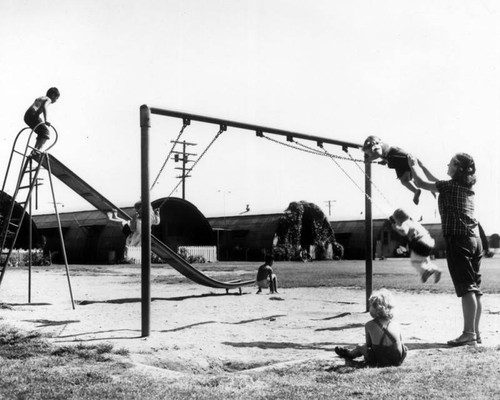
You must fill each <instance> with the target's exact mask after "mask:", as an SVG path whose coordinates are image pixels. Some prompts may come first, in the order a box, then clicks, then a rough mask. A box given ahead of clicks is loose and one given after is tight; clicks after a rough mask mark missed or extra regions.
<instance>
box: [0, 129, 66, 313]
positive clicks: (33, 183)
mask: <svg viewBox="0 0 500 400" xmlns="http://www.w3.org/2000/svg"><path fill="white" fill-rule="evenodd" d="M28 129H30V128H24V129H22V130H21V131H20V132H19V133H18V134H17V136H16V139H15V141H14V144H13V146H12V151H11V154H10V158H9V163H8V165H7V169H6V173H5V177H4V181H3V184H2V191H1V196H2V197H1V199H2V210H3V211H4V210H6V209H7V212H5V214H4V215H3V216H2V221H1V222H2V223H1V228H0V243H1V247H0V249H1V255H0V285H1V283H2V281H3V278H4V276H5V272H6V271H7V268H8V266H9V260H10V257H11V255H12V252H13V250H14V248H15V246H16V243H17V240H18V238H19V234H20V232H21V229H22V226H23V225H22V224H23V221H24V218H25V216H26V214H28V217H29V224H28V227H29V245H28V266H29V291H28V302H31V267H32V254H31V250H32V230H31V228H32V224H31V211H32V197H33V193H34V192H36V191H37V189H38V185H39V183H38V177H39V174H40V170H41V169H42V166H46V168H47V169H48V171H49V181H50V187H51V191H52V200H53V203H54V209H55V212H56V216H57V221H58V227H59V236H60V240H61V247H62V253H63V257H64V263H65V267H66V276H67V280H68V286H69V292H70V297H71V304H72V307H73V309H74V308H75V303H74V300H73V292H72V289H71V281H70V276H69V266H68V262H67V257H66V250H65V246H64V239H63V234H62V229H61V221H60V218H59V213H58V210H57V202H56V199H55V195H54V188H53V185H52V176H51V173H50V155H49V153H47V152H40V151H38V150H36V149H34V148H33V147H32V146H30V145H29V142H30V139H31V136H32V134H33V130H31V131H30V134H29V136H28V139H27V141H26V144H25V145H24V146H22V145H21V146H18V145H17V142H18V139H19V137H20V135H21V134H22V133H23V132H24V131H26V130H28ZM54 131H55V129H54ZM56 137H57V133H56ZM56 140H57V139H56ZM19 147H21V150H19ZM49 148H50V147H49ZM29 151H31V153H30V154H28V152H29ZM14 156H20V165H21V166H20V169H19V173H18V176H17V180H16V184H15V189H14V193H13V195H12V197H10V196H8V195H7V193H6V192H5V190H6V186H7V183H8V180H9V176H10V171H11V167H12V163H13V161H14V160H15V159H14ZM35 157H36V158H37V159H36V161H37V162H36V163H35V162H34V160H35ZM17 158H19V157H17ZM19 198H20V199H21V201H19V202H18V201H17V200H18V199H19ZM5 205H6V207H4V206H5ZM16 205H18V206H21V207H22V212H21V213H20V215H19V213H17V215H16V216H14V214H15V209H16ZM8 242H9V246H6V245H7V243H8Z"/></svg>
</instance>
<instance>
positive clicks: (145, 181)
mask: <svg viewBox="0 0 500 400" xmlns="http://www.w3.org/2000/svg"><path fill="white" fill-rule="evenodd" d="M140 123H141V202H142V204H141V207H142V218H141V221H142V230H141V236H142V238H141V246H142V247H141V259H142V260H141V264H142V268H141V325H142V337H145V336H149V335H150V334H151V326H150V320H151V218H150V217H149V207H150V195H149V128H150V127H151V112H150V110H149V107H148V106H146V105H142V106H141V108H140Z"/></svg>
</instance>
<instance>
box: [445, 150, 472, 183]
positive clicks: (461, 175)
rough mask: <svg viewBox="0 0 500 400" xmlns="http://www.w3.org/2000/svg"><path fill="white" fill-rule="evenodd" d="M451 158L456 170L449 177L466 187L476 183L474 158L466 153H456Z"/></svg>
mask: <svg viewBox="0 0 500 400" xmlns="http://www.w3.org/2000/svg"><path fill="white" fill-rule="evenodd" d="M453 158H454V160H455V161H456V166H457V170H456V171H455V174H454V175H453V177H452V178H451V179H452V180H454V181H455V182H458V183H460V184H461V185H463V186H465V187H468V188H471V187H472V186H474V185H475V184H476V164H475V163H474V159H473V158H472V157H471V156H470V155H468V154H467V153H458V154H456V155H455V157H453Z"/></svg>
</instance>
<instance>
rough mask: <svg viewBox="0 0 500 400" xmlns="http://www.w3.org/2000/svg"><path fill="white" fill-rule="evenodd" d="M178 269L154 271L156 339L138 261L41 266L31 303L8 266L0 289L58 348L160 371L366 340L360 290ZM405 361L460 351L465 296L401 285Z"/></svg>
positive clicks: (23, 274) (26, 326) (219, 366)
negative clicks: (222, 284)
mask: <svg viewBox="0 0 500 400" xmlns="http://www.w3.org/2000/svg"><path fill="white" fill-rule="evenodd" d="M175 274H176V272H175V271H173V270H172V269H171V268H154V269H153V270H152V273H151V276H152V284H151V298H152V302H151V314H150V315H151V318H150V336H148V337H142V328H141V327H142V325H141V271H140V266H130V265H110V266H102V267H100V268H99V269H98V270H97V269H96V271H95V272H89V270H88V269H87V271H86V272H80V273H78V272H77V273H72V277H71V285H72V289H73V296H74V299H75V309H72V307H71V300H70V294H69V288H68V283H67V278H66V275H65V272H64V268H63V267H61V268H55V267H50V268H49V269H44V268H43V267H38V268H37V269H36V272H34V273H33V274H32V295H31V303H28V301H27V299H28V274H27V271H26V270H21V269H9V270H8V271H7V273H6V274H5V278H4V281H3V283H2V287H1V291H0V294H1V297H0V301H1V302H2V309H1V313H0V316H1V320H0V322H1V323H5V324H8V325H11V326H14V327H17V328H20V329H22V330H26V331H36V332H40V333H42V334H43V335H44V336H46V337H48V338H49V340H50V341H51V342H52V343H54V344H56V345H75V344H87V345H96V344H100V343H111V344H113V346H114V349H115V350H118V349H127V350H128V352H129V355H128V356H127V357H128V359H129V361H130V363H131V366H132V368H136V369H138V370H140V371H144V372H146V373H148V374H158V375H159V376H161V377H162V378H171V379H176V378H178V377H181V376H185V375H186V374H200V373H218V372H224V371H228V372H239V371H241V372H242V371H245V372H251V371H259V370H262V369H265V368H283V367H285V368H286V366H287V365H290V363H300V362H305V361H309V360H314V359H318V360H321V361H322V362H325V363H327V364H328V363H331V364H332V365H335V364H343V363H344V361H343V360H341V359H340V358H338V357H337V356H336V354H335V352H334V348H335V346H338V345H354V344H357V343H360V342H363V341H364V330H363V326H364V323H365V322H366V321H367V320H368V319H369V315H368V314H367V313H366V312H365V302H366V298H365V290H364V289H363V288H335V287H320V288H291V289H287V288H285V289H280V291H279V294H274V295H270V294H268V293H267V292H266V291H263V293H262V294H259V295H257V294H256V290H255V288H254V287H253V286H250V287H244V288H243V290H242V295H239V293H238V291H237V290H234V291H231V292H230V293H229V295H227V294H226V292H225V290H218V289H211V288H207V287H203V286H199V285H195V284H191V283H187V282H186V280H185V279H184V278H183V277H180V276H179V278H178V279H174V281H175V282H177V283H174V284H165V283H159V282H158V281H159V280H161V279H160V278H162V277H165V276H170V277H174V278H175ZM395 296H396V300H397V305H398V307H397V310H396V318H397V320H398V321H399V322H400V323H401V324H402V328H403V333H404V340H405V342H406V344H407V346H408V348H409V350H410V351H409V355H408V359H411V358H413V357H418V356H419V355H421V354H422V352H424V353H433V352H442V351H453V349H452V348H450V347H448V346H447V345H446V341H447V340H449V339H452V338H453V337H455V336H457V335H458V334H459V333H460V332H461V331H462V318H461V305H460V301H459V300H458V299H457V298H456V297H455V296H454V295H451V294H431V293H426V292H424V293H422V292H420V293H415V292H402V291H396V292H395ZM499 329H500V295H498V294H493V295H488V296H485V298H484V309H483V320H482V337H483V346H499V345H500V335H499Z"/></svg>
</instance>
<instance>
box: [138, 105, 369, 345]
mask: <svg viewBox="0 0 500 400" xmlns="http://www.w3.org/2000/svg"><path fill="white" fill-rule="evenodd" d="M151 114H156V115H163V116H166V117H174V118H182V119H183V122H184V126H187V125H189V124H190V122H191V121H199V122H204V123H209V124H216V125H219V126H220V130H221V131H225V130H226V129H227V127H233V128H238V129H244V130H250V131H254V132H255V133H256V134H257V135H258V136H262V135H263V134H264V133H269V134H273V135H280V136H285V137H286V139H287V140H288V141H292V140H293V139H294V138H297V139H304V140H310V141H315V142H316V144H317V145H318V146H320V147H321V146H322V145H323V144H324V143H328V144H333V145H337V146H342V148H343V150H346V149H347V148H349V147H351V148H355V149H361V148H362V145H360V144H357V143H350V142H344V141H341V140H335V139H329V138H324V137H321V136H313V135H305V134H303V133H298V132H291V131H285V130H281V129H273V128H266V127H263V126H259V125H252V124H246V123H242V122H235V121H229V120H224V119H219V118H212V117H206V116H202V115H196V114H188V113H184V112H179V111H172V110H166V109H162V108H157V107H149V106H147V105H146V104H143V105H142V106H141V107H140V125H141V197H142V212H143V215H148V213H149V205H150V193H149V130H150V128H151ZM365 168H366V173H365V176H366V178H365V197H366V199H365V200H366V201H365V221H366V245H367V248H366V251H365V255H366V311H368V308H369V307H368V298H369V296H370V295H371V293H372V285H373V283H372V275H373V267H372V261H373V260H372V256H373V221H372V205H371V201H370V198H371V197H369V196H370V195H371V166H370V163H369V162H366V156H365ZM150 254H151V221H150V220H149V218H145V219H144V221H143V223H142V268H141V269H142V274H141V314H142V315H141V328H142V336H143V337H146V336H149V335H150V331H151V328H150V319H151V257H150Z"/></svg>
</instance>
